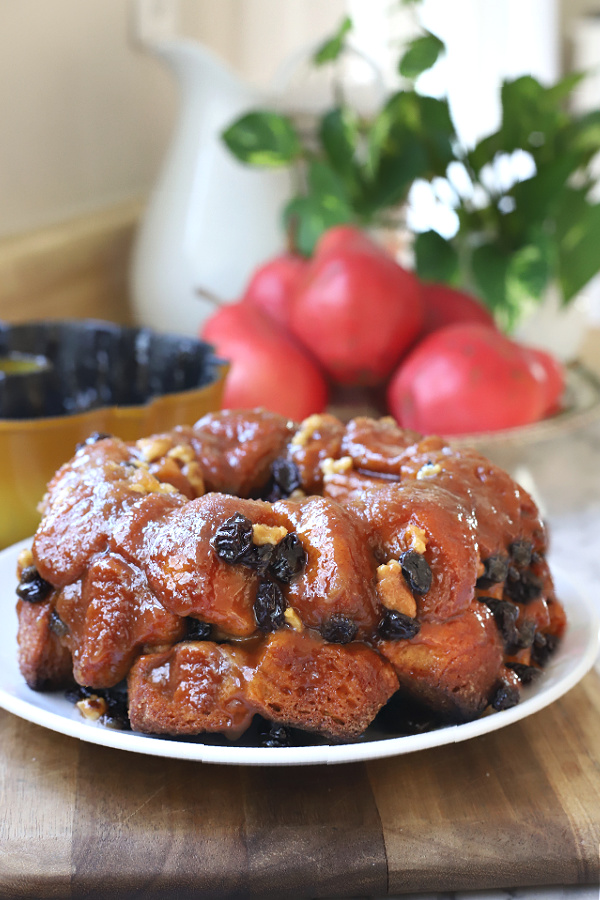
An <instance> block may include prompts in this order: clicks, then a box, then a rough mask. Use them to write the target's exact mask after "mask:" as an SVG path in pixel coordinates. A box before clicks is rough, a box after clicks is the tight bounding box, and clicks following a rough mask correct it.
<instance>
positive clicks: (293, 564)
mask: <svg viewBox="0 0 600 900" xmlns="http://www.w3.org/2000/svg"><path fill="white" fill-rule="evenodd" d="M306 560H307V555H306V550H305V549H304V547H303V546H302V544H301V542H300V539H299V538H298V536H297V535H296V534H294V533H293V532H290V534H286V536H285V537H284V538H283V540H281V541H279V543H278V544H277V546H276V547H275V553H274V555H273V559H272V561H271V572H272V573H273V575H274V576H275V578H277V580H278V581H282V582H283V583H284V584H289V583H290V581H291V580H292V578H295V577H296V576H297V575H299V574H300V572H302V570H303V568H304V567H305V565H306Z"/></svg>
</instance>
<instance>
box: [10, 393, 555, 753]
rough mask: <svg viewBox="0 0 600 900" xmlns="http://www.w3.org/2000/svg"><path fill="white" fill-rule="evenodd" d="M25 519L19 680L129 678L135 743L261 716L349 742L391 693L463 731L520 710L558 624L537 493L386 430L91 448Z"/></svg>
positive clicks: (297, 429) (245, 723) (193, 436)
mask: <svg viewBox="0 0 600 900" xmlns="http://www.w3.org/2000/svg"><path fill="white" fill-rule="evenodd" d="M41 511H42V516H43V517H42V521H41V524H40V527H39V529H38V531H37V533H36V535H35V537H34V541H33V546H32V549H31V551H25V552H24V553H22V554H21V557H20V558H19V565H18V576H19V586H18V588H17V593H18V596H19V599H18V602H17V610H18V615H19V634H18V643H19V663H20V667H21V671H22V673H23V676H24V678H25V679H26V681H27V683H28V684H29V685H30V686H31V687H32V688H34V689H36V690H44V689H47V690H54V689H58V688H68V687H72V686H73V684H74V683H75V684H76V685H80V686H81V687H82V689H85V690H86V691H87V692H88V693H89V692H93V691H94V690H97V691H100V692H105V694H107V692H108V693H110V691H111V690H113V689H116V690H118V691H120V692H121V695H122V693H123V691H124V687H123V685H124V684H126V687H127V697H128V712H129V718H130V721H131V726H132V727H133V728H134V729H136V730H139V731H144V732H152V733H162V734H173V735H193V734H201V733H205V732H219V733H223V734H226V735H228V736H230V737H238V736H240V735H241V734H243V732H244V731H245V730H246V729H247V728H248V727H249V725H250V723H251V721H252V719H253V718H254V716H256V715H259V716H262V717H263V718H265V719H267V720H268V721H269V722H271V723H274V724H275V725H282V726H293V727H295V728H299V729H304V730H306V731H310V732H315V733H317V734H320V735H323V736H324V737H326V738H329V739H333V740H350V739H356V738H358V737H359V736H360V735H362V734H363V733H364V731H365V730H366V728H367V727H368V726H369V724H370V723H371V722H372V721H373V719H374V718H375V716H376V715H377V713H378V712H379V710H381V709H382V707H384V706H385V705H386V704H387V703H388V701H389V700H390V698H391V697H392V696H394V709H398V708H399V709H401V708H402V702H403V700H404V699H405V700H407V701H408V702H410V704H414V701H417V702H418V703H419V704H422V705H424V706H425V707H426V708H427V709H429V710H430V711H431V713H432V714H433V715H435V716H436V717H437V718H438V720H439V721H440V722H443V721H448V722H461V721H467V720H469V719H473V718H475V717H476V716H479V715H480V714H481V713H482V712H484V711H485V710H486V709H488V708H490V709H496V710H499V709H505V708H507V707H509V706H512V705H514V704H515V703H517V702H518V700H519V697H520V691H521V686H522V684H523V683H527V682H528V681H530V680H531V679H532V678H533V677H535V676H536V675H537V674H538V672H539V670H540V668H541V667H542V666H543V665H544V664H545V662H546V661H547V659H548V658H549V656H550V654H551V653H552V651H553V650H554V649H555V647H556V645H557V643H558V641H559V639H560V637H561V635H562V633H563V631H564V628H565V616H564V612H563V609H562V606H561V605H560V603H559V601H558V600H557V598H556V596H555V593H554V587H553V583H552V578H551V575H550V572H549V569H548V565H547V562H546V558H545V552H546V534H545V530H544V526H543V524H542V522H541V521H540V518H539V514H538V512H537V509H536V507H535V504H534V503H533V501H532V499H531V497H530V496H529V495H528V494H527V493H526V492H525V491H524V490H523V489H522V488H521V487H519V486H518V485H517V484H516V483H515V482H514V481H513V480H512V479H511V478H510V476H509V475H508V474H507V473H506V472H504V471H502V470H501V469H499V468H498V467H497V466H495V465H493V464H492V463H490V462H489V461H488V460H486V459H485V458H484V457H482V456H481V455H480V454H478V453H477V452H476V451H474V450H457V449H453V448H452V447H450V446H449V445H448V444H447V443H446V442H445V441H443V440H442V439H440V438H431V437H430V438H422V437H421V436H420V435H417V434H415V433H413V432H409V431H405V430H402V429H400V428H399V427H398V426H397V425H396V424H395V423H394V422H393V420H390V419H381V420H372V419H366V418H361V419H354V420H352V421H351V422H349V423H348V424H343V423H342V422H340V421H339V420H338V419H336V418H335V417H333V416H330V415H321V416H311V417H310V418H308V419H306V420H305V421H304V422H302V423H300V424H296V423H293V422H289V421H288V420H286V419H284V418H282V417H281V416H278V415H275V414H272V413H269V412H266V411H264V410H252V411H224V412H221V413H216V414H211V415H208V416H205V417H204V418H203V419H201V420H200V421H199V422H197V423H196V425H194V426H193V427H180V428H176V429H174V430H173V431H172V432H168V433H165V434H158V435H153V436H151V437H148V438H144V439H143V440H140V441H137V442H135V443H125V442H123V441H121V440H119V439H118V438H114V437H111V436H109V435H102V434H95V435H92V436H91V437H90V438H89V439H88V440H87V441H86V442H85V443H84V444H82V445H80V446H79V447H78V448H77V451H76V453H75V456H74V457H73V459H72V460H71V461H70V462H68V463H67V464H66V465H64V466H63V467H62V468H61V469H59V471H58V472H57V473H56V475H55V476H54V478H53V479H52V481H51V482H50V484H49V485H48V490H47V493H46V496H45V497H44V499H43V501H42V504H41ZM107 695H108V694H107ZM398 727H399V728H401V724H400V723H399V725H398Z"/></svg>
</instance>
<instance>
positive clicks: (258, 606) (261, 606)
mask: <svg viewBox="0 0 600 900" xmlns="http://www.w3.org/2000/svg"><path fill="white" fill-rule="evenodd" d="M286 608H287V603H286V601H285V597H284V596H283V594H282V593H281V588H279V587H278V586H277V585H276V584H274V583H273V582H272V581H261V582H260V584H259V585H258V591H257V593H256V600H255V601H254V618H255V619H256V624H257V625H258V627H259V628H260V630H261V631H276V630H277V629H278V628H281V626H282V625H283V623H284V622H285V611H286Z"/></svg>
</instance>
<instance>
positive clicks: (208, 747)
mask: <svg viewBox="0 0 600 900" xmlns="http://www.w3.org/2000/svg"><path fill="white" fill-rule="evenodd" d="M30 543H31V542H30V540H29V541H22V542H21V543H19V544H15V545H14V546H13V547H9V548H7V549H6V550H3V551H2V552H0V585H2V589H1V590H0V621H1V622H2V628H1V629H0V706H2V707H4V709H7V710H8V711H9V712H12V713H14V714H15V715H17V716H21V718H23V719H27V720H28V721H30V722H35V723H36V724H37V725H42V726H43V727H44V728H50V729H52V730H53V731H59V732H61V733H62V734H67V735H70V736H71V737H76V738H80V739H81V740H83V741H89V742H91V743H93V744H102V745H103V746H105V747H116V748H118V749H120V750H128V751H130V752H133V753H148V754H151V755H152V756H164V757H174V758H177V759H188V760H197V761H199V762H209V763H222V764H228V765H268V766H288V765H316V764H323V763H327V764H331V763H345V762H358V761H361V760H367V759H378V758H380V757H384V756H397V755H399V754H403V753H413V752H414V751H415V750H425V749H427V748H429V747H439V746H441V745H443V744H453V743H457V742H458V741H465V740H467V739H468V738H473V737H477V736H478V735H480V734H487V733H488V732H490V731H496V730H497V729H498V728H504V727H505V726H506V725H510V724H511V723H512V722H517V721H519V719H524V718H526V717H527V716H530V715H532V713H535V712H538V710H540V709H543V708H544V707H545V706H548V705H549V704H550V703H552V702H554V700H557V699H558V698H559V697H561V696H562V695H563V694H565V693H566V692H567V691H569V690H570V689H571V688H572V687H573V686H574V685H576V684H577V682H578V681H580V680H581V679H582V678H583V676H584V675H585V674H586V672H588V671H589V669H591V667H592V666H593V664H594V660H595V659H596V656H597V654H598V648H599V637H600V635H599V632H600V617H599V615H598V612H597V611H596V609H595V608H594V606H592V604H591V602H590V601H589V600H588V599H587V598H586V597H585V595H584V594H583V593H582V592H581V589H580V588H579V587H578V586H576V585H575V584H574V583H573V582H572V581H571V580H570V578H568V577H567V576H566V575H565V574H564V573H562V572H561V571H560V569H558V568H557V567H556V566H553V571H554V577H555V583H556V587H557V592H558V595H559V597H560V598H561V600H562V601H563V603H564V605H565V608H566V611H567V616H568V618H569V626H568V630H567V633H566V635H565V637H564V639H563V641H562V642H561V644H560V645H559V648H558V650H557V651H556V653H555V654H554V656H553V657H552V658H551V662H550V664H549V665H548V666H547V668H546V669H545V670H544V673H543V675H542V676H541V677H540V678H539V679H537V682H536V683H534V684H533V685H530V686H529V687H527V688H525V690H524V696H523V699H522V701H521V703H520V704H519V705H518V706H514V707H513V708H512V709H507V710H504V711H503V712H498V713H493V714H492V715H487V716H484V717H483V718H481V719H477V720H476V721H475V722H467V723H466V724H464V725H451V726H448V727H446V728H439V729H437V730H435V731H428V732H426V733H424V734H415V735H408V736H405V737H393V738H383V739H381V738H370V737H369V733H368V732H367V735H366V737H365V738H364V739H363V740H361V741H360V742H358V743H352V744H339V745H328V744H327V745H323V744H321V745H318V746H307V747H282V748H264V747H243V746H239V745H235V744H232V745H230V746H227V745H226V746H222V745H218V744H211V743H206V742H205V739H203V738H193V739H189V738H184V739H181V738H178V739H172V738H164V737H154V736H153V735H143V734H133V733H132V732H130V731H117V730H114V729H112V728H107V727H106V726H103V725H99V724H97V723H94V722H89V721H87V720H85V719H83V718H82V717H81V715H80V714H79V712H78V710H77V708H76V707H75V706H74V705H73V704H72V703H71V702H70V701H68V700H66V699H65V697H64V695H63V693H62V692H56V693H40V692H37V691H32V690H30V689H29V688H28V687H27V685H26V684H25V682H24V681H23V678H22V676H21V674H20V672H19V668H18V665H17V645H16V639H15V635H16V629H17V617H16V613H15V599H16V598H15V593H14V588H15V587H16V577H15V569H16V560H17V555H18V553H19V550H21V548H23V547H27V546H29V545H30Z"/></svg>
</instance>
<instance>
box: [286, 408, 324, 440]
mask: <svg viewBox="0 0 600 900" xmlns="http://www.w3.org/2000/svg"><path fill="white" fill-rule="evenodd" d="M322 422H323V416H321V415H319V414H318V413H317V414H315V415H313V416H309V417H308V418H307V419H305V420H304V421H303V422H302V424H301V425H300V428H299V429H298V431H297V432H296V434H295V435H294V437H293V438H292V440H291V443H292V445H293V446H295V447H306V445H307V444H308V442H309V441H310V439H311V437H312V436H313V434H314V433H315V431H317V429H318V428H319V426H320V425H321V423H322Z"/></svg>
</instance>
